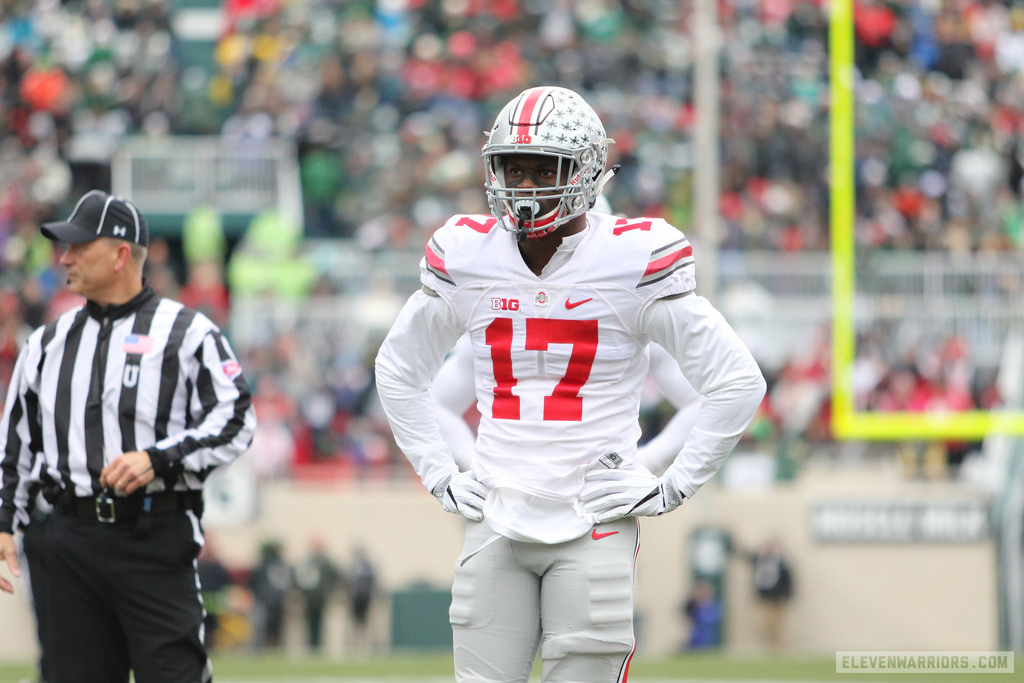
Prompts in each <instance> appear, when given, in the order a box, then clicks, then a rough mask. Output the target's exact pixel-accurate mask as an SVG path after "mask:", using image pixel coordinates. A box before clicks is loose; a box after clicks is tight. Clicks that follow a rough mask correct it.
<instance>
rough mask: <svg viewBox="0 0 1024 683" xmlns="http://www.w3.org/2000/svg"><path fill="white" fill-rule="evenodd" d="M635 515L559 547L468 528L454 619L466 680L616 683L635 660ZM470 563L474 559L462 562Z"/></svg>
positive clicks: (461, 677)
mask: <svg viewBox="0 0 1024 683" xmlns="http://www.w3.org/2000/svg"><path fill="white" fill-rule="evenodd" d="M638 528H639V525H638V523H637V520H636V519H635V518H626V519H621V520H617V521H615V522H610V523H608V524H602V525H600V526H598V527H596V528H595V529H594V531H593V532H591V533H588V534H587V535H585V536H582V537H580V538H577V539H575V540H573V541H568V542H566V543H558V544H551V545H549V544H544V543H522V542H519V541H511V540H509V539H507V538H504V537H499V538H497V539H496V538H495V534H494V532H493V531H492V530H491V529H490V528H489V527H488V526H487V525H486V524H484V523H479V522H468V523H467V525H466V540H465V544H464V546H463V550H462V555H461V556H460V561H459V562H458V563H457V564H456V567H455V583H454V585H453V587H452V605H451V609H450V611H449V617H450V620H451V624H452V631H453V633H454V645H455V680H456V681H458V682H459V683H469V682H470V681H472V682H474V683H526V681H528V680H529V678H530V672H531V669H532V667H533V662H534V659H535V658H536V656H537V651H538V648H539V650H540V655H541V660H542V662H543V668H542V673H541V680H542V681H543V682H544V683H618V682H619V681H623V680H625V678H626V674H627V670H628V667H629V661H630V658H631V657H632V655H633V651H634V648H635V642H634V640H633V570H634V567H635V564H636V552H637V545H638ZM464 558H468V559H464Z"/></svg>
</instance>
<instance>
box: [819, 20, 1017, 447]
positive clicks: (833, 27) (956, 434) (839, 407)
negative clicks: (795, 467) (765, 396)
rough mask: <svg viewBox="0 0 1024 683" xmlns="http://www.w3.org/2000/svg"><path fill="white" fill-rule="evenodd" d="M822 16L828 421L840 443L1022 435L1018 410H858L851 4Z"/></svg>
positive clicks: (971, 438) (974, 438)
mask: <svg viewBox="0 0 1024 683" xmlns="http://www.w3.org/2000/svg"><path fill="white" fill-rule="evenodd" d="M830 7H831V9H830V17H829V79H830V81H831V95H832V102H831V108H830V121H829V138H830V143H829V145H830V150H829V153H830V175H831V184H830V188H829V193H830V203H831V206H830V216H829V218H830V221H831V239H832V417H833V431H834V433H835V436H836V438H839V439H862V440H881V441H902V440H909V439H970V440H976V439H981V438H982V437H984V436H986V435H988V434H1009V435H1016V436H1024V412H1021V411H980V410H975V411H962V412H942V413H939V412H932V413H916V412H891V413H876V412H865V411H859V410H857V407H856V403H855V400H854V389H853V362H854V359H855V357H856V353H857V348H856V346H857V343H856V339H857V336H856V328H855V318H854V312H855V311H854V302H855V300H856V288H855V281H856V271H855V260H854V257H855V249H856V247H855V240H854V211H855V205H854V204H855V199H854V196H855V193H854V122H855V119H854V96H853V89H854V49H853V48H854V35H853V0H831V2H830Z"/></svg>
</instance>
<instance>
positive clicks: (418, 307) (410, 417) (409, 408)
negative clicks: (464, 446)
mask: <svg viewBox="0 0 1024 683" xmlns="http://www.w3.org/2000/svg"><path fill="white" fill-rule="evenodd" d="M446 314H447V309H446V305H445V304H444V303H443V302H441V301H440V300H439V299H437V298H436V297H428V296H427V295H425V294H423V293H421V292H417V293H416V294H414V295H413V296H412V297H410V299H409V301H408V302H406V304H405V306H404V307H403V308H402V311H401V313H399V316H398V319H397V320H396V321H395V324H394V325H393V326H392V328H391V331H390V332H389V333H388V336H387V337H386V338H385V339H384V342H383V343H382V344H381V347H380V351H378V353H377V359H376V363H375V373H376V378H377V395H378V397H379V398H380V402H381V406H382V407H383V408H384V412H385V414H386V415H387V418H388V422H389V423H390V425H391V431H392V433H393V434H394V437H395V443H397V444H398V447H399V448H400V449H402V452H403V453H404V454H405V456H406V458H408V459H409V462H410V463H411V464H412V466H413V469H414V470H415V471H416V474H418V475H419V476H420V479H421V480H422V481H423V485H424V486H426V487H427V489H428V490H431V491H432V490H433V489H434V487H435V486H437V485H438V484H440V483H441V482H442V481H444V480H445V479H446V478H447V477H449V476H451V475H452V474H454V473H455V472H457V471H458V467H457V466H456V464H455V460H454V459H453V458H452V455H451V453H450V452H449V450H448V446H447V445H446V444H445V442H444V440H443V439H442V438H441V428H440V426H439V425H438V421H437V416H436V414H435V413H434V406H433V403H432V401H431V397H430V382H431V379H432V378H433V377H434V375H436V374H437V370H438V368H439V367H440V366H441V362H442V360H443V359H444V355H445V353H446V352H447V351H448V349H450V348H451V347H452V345H454V343H455V341H456V340H457V339H458V338H459V335H460V334H461V330H459V329H458V328H457V327H456V326H455V325H454V324H453V323H452V321H450V320H449V319H448V318H447V317H446Z"/></svg>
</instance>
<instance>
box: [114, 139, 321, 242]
mask: <svg viewBox="0 0 1024 683" xmlns="http://www.w3.org/2000/svg"><path fill="white" fill-rule="evenodd" d="M111 176H112V178H111V184H112V189H113V191H114V193H115V194H119V195H122V196H125V197H131V198H132V201H134V202H135V204H137V205H138V207H139V208H140V209H142V211H143V212H145V213H146V214H147V215H157V214H174V215H180V214H187V213H188V212H189V211H191V210H192V209H193V208H195V207H196V206H199V205H200V204H204V203H210V204H212V205H213V206H214V207H215V208H216V209H217V210H218V211H219V212H220V213H221V214H222V215H252V214H256V213H258V212H260V211H262V210H264V209H277V210H278V211H280V212H281V215H283V216H287V217H289V218H290V219H291V220H293V221H298V223H297V225H298V226H299V227H300V228H301V227H302V222H303V215H302V189H301V186H300V182H299V172H298V161H297V159H296V153H295V145H294V143H291V142H289V141H286V140H278V139H268V140H245V141H233V140H229V139H225V138H219V137H210V136H173V137H166V138H149V137H130V138H126V139H125V140H124V141H123V142H122V144H121V146H120V148H119V149H118V151H117V153H116V154H115V155H114V159H113V162H112V164H111Z"/></svg>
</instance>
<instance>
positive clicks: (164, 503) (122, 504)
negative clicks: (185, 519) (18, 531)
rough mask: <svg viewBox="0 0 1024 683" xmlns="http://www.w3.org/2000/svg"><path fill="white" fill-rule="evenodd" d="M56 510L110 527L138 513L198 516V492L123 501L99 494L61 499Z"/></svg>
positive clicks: (200, 498) (200, 505)
mask: <svg viewBox="0 0 1024 683" xmlns="http://www.w3.org/2000/svg"><path fill="white" fill-rule="evenodd" d="M56 509H57V510H60V511H61V512H63V513H64V514H66V515H71V516H72V517H86V518H89V519H95V520H97V521H99V522H104V523H107V524H112V523H114V522H123V521H128V520H132V519H135V518H137V517H138V516H139V515H140V514H142V513H144V512H145V513H149V514H161V513H167V512H179V511H182V510H193V511H196V512H199V513H200V514H202V509H203V493H202V491H165V492H162V493H149V494H145V495H139V494H132V495H130V496H127V497H124V498H118V497H116V496H111V495H108V494H107V493H99V494H97V495H95V496H67V495H64V496H61V497H60V499H59V500H58V501H57V506H56Z"/></svg>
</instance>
